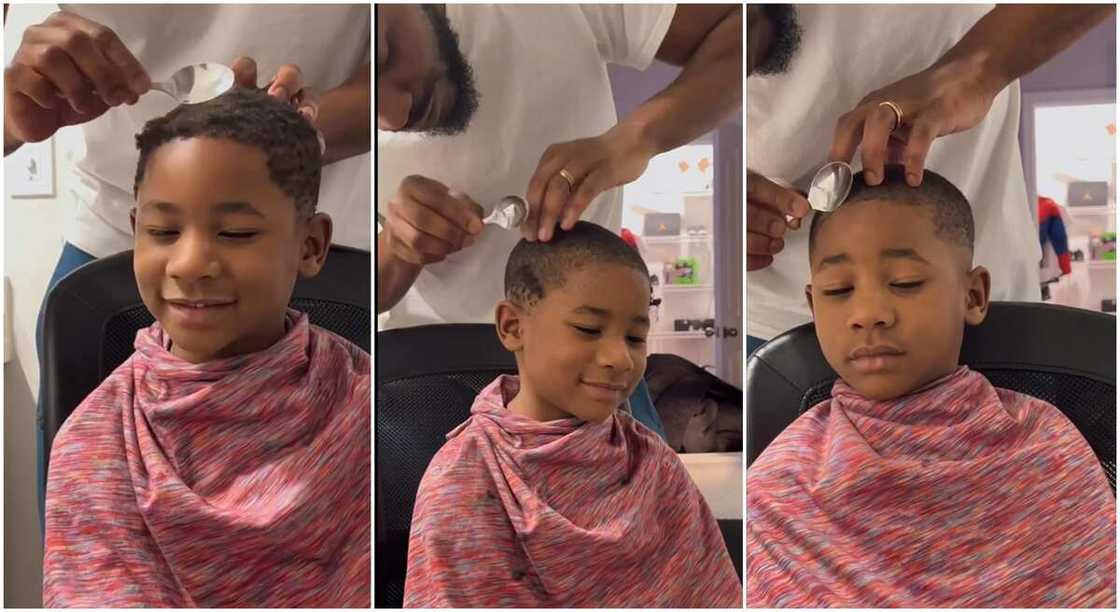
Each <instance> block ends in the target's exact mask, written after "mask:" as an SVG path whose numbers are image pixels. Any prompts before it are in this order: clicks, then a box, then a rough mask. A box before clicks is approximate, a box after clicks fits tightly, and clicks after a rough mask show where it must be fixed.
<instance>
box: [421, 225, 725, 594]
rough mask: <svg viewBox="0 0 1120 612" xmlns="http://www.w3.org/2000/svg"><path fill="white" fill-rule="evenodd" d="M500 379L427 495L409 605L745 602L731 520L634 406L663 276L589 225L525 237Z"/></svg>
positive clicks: (508, 305)
mask: <svg viewBox="0 0 1120 612" xmlns="http://www.w3.org/2000/svg"><path fill="white" fill-rule="evenodd" d="M505 291H506V298H507V299H505V300H503V301H502V302H500V303H499V304H498V306H497V331H498V336H499V338H500V339H501V341H502V344H503V345H505V347H506V348H507V349H509V350H510V351H512V352H513V353H514V354H515V355H516V359H517V370H518V375H517V376H503V377H500V378H499V379H497V380H495V381H494V382H493V383H492V384H491V385H490V386H488V387H487V388H486V389H485V390H483V391H482V393H480V394H479V396H478V398H477V399H476V400H475V404H474V407H473V408H472V410H471V413H472V416H471V418H470V419H469V420H468V421H467V422H465V423H463V424H462V425H461V426H459V427H458V428H456V429H455V430H454V431H452V432H451V433H450V434H448V442H447V444H445V445H444V446H443V448H442V449H440V451H439V453H437V454H436V456H435V458H433V459H432V462H431V464H430V465H429V466H428V470H427V472H426V473H425V474H424V479H423V481H422V482H421V484H420V490H419V492H418V494H417V497H416V507H415V511H414V514H413V519H412V534H411V537H410V541H409V554H408V577H407V580H406V584H405V606H406V607H420V608H423V607H462V608H471V607H528V608H552V607H557V608H578V607H600V608H613V607H629V608H648V607H674V608H694V607H723V608H730V607H741V605H742V589H741V584H740V580H739V578H738V577H737V576H736V574H735V569H734V567H733V566H732V563H731V559H730V557H729V555H728V553H727V548H726V546H725V545H724V543H723V539H722V537H721V535H720V532H719V527H718V526H717V524H716V521H715V519H714V518H713V516H712V513H711V511H710V510H709V509H708V506H707V504H706V503H705V502H704V499H703V497H702V496H701V494H700V492H699V490H698V489H697V488H696V486H695V485H694V484H693V483H692V481H691V479H690V477H689V475H688V473H687V472H686V471H685V469H684V465H683V464H682V463H681V462H680V460H679V459H678V458H677V457H676V455H675V454H674V452H673V451H672V450H671V449H670V448H669V447H668V446H667V445H666V444H665V443H664V442H663V441H662V440H661V439H660V438H659V437H658V436H657V434H655V433H653V432H652V431H651V430H649V429H647V428H646V427H645V426H644V425H641V424H640V423H638V422H637V421H636V420H635V419H634V418H633V417H632V416H631V415H630V414H629V413H628V411H627V410H625V409H624V408H623V407H622V406H623V403H624V402H625V401H626V398H627V397H629V396H630V393H631V392H632V391H633V390H634V387H635V386H636V385H637V384H638V380H639V379H640V378H641V377H642V375H643V374H644V372H645V364H646V347H645V339H646V334H647V333H648V330H649V299H650V297H649V296H650V286H649V277H648V272H647V271H646V267H645V264H644V263H643V262H642V259H641V258H640V257H639V255H638V254H637V252H636V251H635V250H633V249H632V248H630V246H629V245H627V244H626V243H625V242H623V240H622V239H621V238H619V237H618V236H615V235H613V234H612V233H611V232H609V231H608V230H606V229H604V228H602V227H599V226H597V225H594V224H590V223H586V222H580V223H577V224H576V226H575V227H574V228H572V230H571V231H567V232H563V231H561V232H559V233H558V235H557V236H556V237H555V238H554V239H553V240H552V241H551V242H548V243H541V242H526V241H524V240H523V241H521V242H519V243H518V244H517V246H516V247H514V249H513V252H512V253H511V254H510V257H509V261H508V263H507V264H506V276H505Z"/></svg>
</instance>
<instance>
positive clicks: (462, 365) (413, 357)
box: [374, 324, 743, 608]
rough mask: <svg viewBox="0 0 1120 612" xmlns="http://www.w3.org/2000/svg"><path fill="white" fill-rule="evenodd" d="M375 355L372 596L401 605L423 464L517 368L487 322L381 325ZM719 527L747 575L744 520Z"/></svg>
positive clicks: (377, 600) (378, 602) (738, 566)
mask: <svg viewBox="0 0 1120 612" xmlns="http://www.w3.org/2000/svg"><path fill="white" fill-rule="evenodd" d="M377 355H378V360H377V367H376V368H375V369H376V372H377V393H376V401H377V413H376V421H375V423H376V427H375V431H376V440H375V442H374V457H375V461H376V466H377V467H376V469H375V470H374V473H375V478H374V506H375V513H376V514H375V516H376V519H375V524H376V548H375V549H374V550H375V553H374V554H375V558H376V562H375V563H374V565H375V568H376V570H375V577H374V584H375V585H376V587H375V588H376V595H375V602H374V603H375V607H377V608H399V607H401V605H402V604H403V601H404V581H405V572H406V569H407V565H408V535H409V531H410V529H411V526H412V510H413V505H414V503H415V501H416V491H417V489H418V488H419V486H420V479H421V478H422V477H423V475H424V470H426V469H427V467H428V463H429V462H430V461H431V459H432V457H434V456H435V454H436V451H438V450H439V449H440V447H441V446H443V443H444V442H445V441H446V435H447V432H449V431H451V430H452V429H454V428H455V427H456V426H457V425H459V424H460V423H462V422H463V421H465V420H467V418H468V417H469V416H470V409H471V405H472V404H473V403H474V398H475V396H476V395H478V393H479V392H480V391H482V389H483V387H485V386H486V385H488V384H490V383H491V382H493V380H494V379H495V378H497V377H498V376H499V375H501V374H514V373H516V371H517V365H516V363H515V361H514V358H513V354H511V353H509V352H508V351H506V350H505V348H504V347H503V346H502V345H501V343H500V342H499V341H498V336H497V333H496V331H495V330H494V326H493V325H489V324H487V325H479V324H457V325H426V326H421V327H410V328H405V329H394V330H388V331H383V332H378V334H377ZM720 529H721V531H723V534H724V538H725V540H726V541H727V542H729V543H733V546H731V545H730V544H729V550H731V551H732V559H733V560H734V561H735V564H736V569H737V570H738V571H739V575H740V576H742V545H741V543H742V534H743V531H742V529H743V527H742V521H741V520H732V521H720ZM463 537H470V534H464V535H463ZM736 553H737V554H736Z"/></svg>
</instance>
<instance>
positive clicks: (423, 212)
mask: <svg viewBox="0 0 1120 612" xmlns="http://www.w3.org/2000/svg"><path fill="white" fill-rule="evenodd" d="M389 214H390V218H396V217H400V218H401V219H404V220H405V221H406V222H408V224H409V225H411V226H412V227H414V228H416V229H418V230H420V231H422V232H424V233H425V234H429V235H431V236H433V237H435V238H438V239H439V240H442V241H443V242H445V243H447V245H448V246H450V247H454V248H456V249H458V248H459V246H460V245H462V244H463V240H465V239H466V237H467V236H468V235H470V234H468V233H467V232H465V231H463V228H462V227H460V226H459V225H458V224H456V223H454V222H453V221H451V220H450V219H448V218H447V217H445V216H443V215H442V214H440V212H439V211H438V210H434V209H432V208H428V207H427V206H425V205H424V204H422V203H420V202H416V201H409V202H401V201H398V200H396V199H393V200H391V201H390V202H389Z"/></svg>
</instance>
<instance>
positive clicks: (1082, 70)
mask: <svg viewBox="0 0 1120 612" xmlns="http://www.w3.org/2000/svg"><path fill="white" fill-rule="evenodd" d="M1019 82H1020V84H1021V86H1022V88H1023V91H1024V92H1027V91H1063V90H1071V89H1104V88H1115V87H1116V15H1115V14H1114V15H1112V17H1109V18H1108V20H1106V21H1105V22H1104V23H1102V24H1100V25H1099V26H1097V27H1096V28H1093V29H1092V30H1090V31H1089V33H1088V34H1086V35H1085V36H1084V37H1082V38H1081V39H1080V40H1078V41H1077V42H1075V43H1074V44H1073V45H1072V46H1070V48H1068V49H1066V50H1065V51H1063V52H1062V53H1059V54H1058V55H1056V56H1055V57H1054V58H1053V59H1051V60H1050V61H1049V62H1046V63H1045V64H1043V65H1041V66H1039V67H1038V69H1036V70H1035V71H1034V72H1032V73H1030V74H1028V75H1026V76H1024V77H1023V78H1022V79H1020V81H1019Z"/></svg>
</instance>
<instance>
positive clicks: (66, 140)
mask: <svg viewBox="0 0 1120 612" xmlns="http://www.w3.org/2000/svg"><path fill="white" fill-rule="evenodd" d="M55 10H57V6H56V5H53V4H40V5H14V6H12V7H11V8H10V9H9V12H8V20H7V23H5V25H4V65H5V66H7V65H8V63H9V62H11V59H12V57H13V56H14V55H15V51H16V49H17V48H18V47H19V42H20V38H21V36H22V34H23V30H24V29H25V28H26V27H27V26H29V25H33V24H36V23H39V22H41V21H42V20H43V19H45V18H46V17H47V15H49V14H50V13H52V12H53V11H55ZM53 140H54V166H55V168H54V172H55V197H53V198H43V199H38V198H36V199H23V198H12V197H10V196H9V195H8V192H7V190H5V193H4V274H5V276H7V277H8V278H9V280H10V281H11V286H12V303H11V312H9V313H8V316H9V317H10V318H11V321H12V331H13V336H14V338H13V340H14V342H13V343H12V344H13V348H14V349H15V356H14V358H15V359H17V360H18V361H19V363H20V368H21V369H22V370H23V372H24V375H25V378H26V384H27V386H28V387H29V388H30V389H31V393H32V397H38V394H39V365H38V357H37V355H36V350H35V322H36V318H37V317H38V315H39V306H40V305H41V303H42V300H43V296H44V295H45V294H46V289H47V283H48V282H49V281H50V277H51V273H52V272H53V271H54V265H55V263H56V262H57V261H58V255H59V253H60V252H61V251H62V242H63V240H62V228H63V226H64V224H65V220H66V219H67V217H68V216H69V214H70V211H71V210H72V206H73V203H72V199H70V198H69V197H67V196H68V190H67V187H66V184H65V181H66V177H67V176H68V175H69V171H70V169H71V168H72V167H73V165H74V162H75V161H76V160H77V159H78V156H79V155H80V154H81V151H83V150H84V147H85V143H84V142H83V140H82V134H81V130H80V129H79V128H76V127H71V128H65V129H63V130H61V131H59V133H58V134H56V135H55V137H54V139H53ZM4 172H5V174H8V173H10V172H12V169H11V168H9V164H8V163H7V160H5V167H4ZM5 382H7V381H5Z"/></svg>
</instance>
